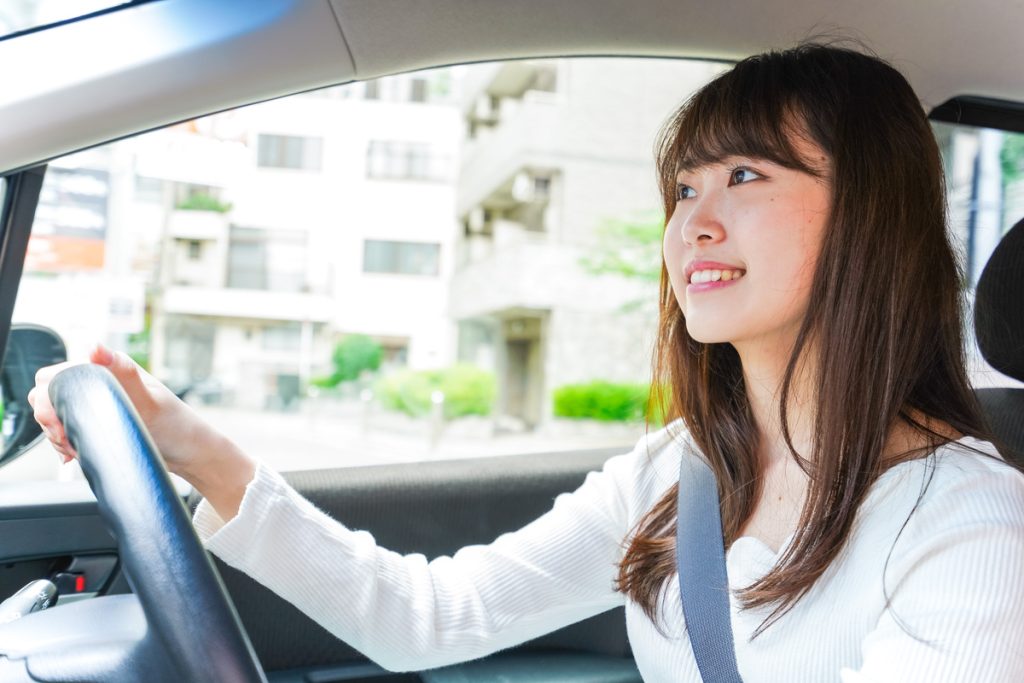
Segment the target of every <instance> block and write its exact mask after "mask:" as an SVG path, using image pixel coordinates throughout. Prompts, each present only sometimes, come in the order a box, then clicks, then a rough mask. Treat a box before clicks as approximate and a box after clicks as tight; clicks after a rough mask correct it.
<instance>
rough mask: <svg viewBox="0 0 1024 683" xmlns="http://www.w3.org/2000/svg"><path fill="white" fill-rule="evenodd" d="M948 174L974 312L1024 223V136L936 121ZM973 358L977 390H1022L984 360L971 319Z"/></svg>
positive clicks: (951, 213)
mask: <svg viewBox="0 0 1024 683" xmlns="http://www.w3.org/2000/svg"><path fill="white" fill-rule="evenodd" d="M933 129H934V131H935V136H936V138H937V139H938V141H939V147H940V150H941V151H942V156H943V164H944V167H945V173H946V187H947V196H948V202H949V218H950V227H951V228H952V230H953V234H954V237H955V239H956V242H957V244H958V245H959V247H960V250H961V255H962V258H963V264H964V271H965V274H966V276H967V277H966V280H967V281H966V283H965V285H966V292H965V294H966V296H967V303H968V306H967V308H968V311H970V310H972V309H973V301H974V288H975V285H976V284H977V282H978V278H979V277H980V276H981V273H982V270H983V269H984V267H985V264H986V263H987V262H988V258H989V256H990V255H991V254H992V251H993V250H994V249H995V247H996V245H997V244H998V243H999V240H1000V239H1002V237H1003V235H1004V234H1006V232H1007V231H1009V230H1010V228H1012V227H1013V226H1014V225H1015V224H1016V223H1017V222H1019V221H1021V220H1024V134H1021V133H1008V132H1005V131H1001V130H994V129H989V128H975V127H970V126H960V125H953V124H947V123H938V122H936V123H933ZM965 336H966V341H967V355H968V360H969V370H970V376H971V381H972V383H973V384H974V386H977V387H986V386H1022V384H1021V383H1020V382H1017V381H1016V380H1014V379H1011V378H1009V377H1006V376H1005V375H1003V374H1001V373H999V372H998V371H996V370H994V369H993V368H991V367H990V366H989V365H988V364H987V363H986V362H985V360H984V359H983V358H982V357H981V353H980V352H979V351H978V348H977V344H976V342H975V340H974V328H973V326H972V324H971V321H970V320H969V319H968V321H967V334H966V335H965Z"/></svg>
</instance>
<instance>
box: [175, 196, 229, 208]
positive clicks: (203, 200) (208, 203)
mask: <svg viewBox="0 0 1024 683" xmlns="http://www.w3.org/2000/svg"><path fill="white" fill-rule="evenodd" d="M174 208H175V209H178V210H179V211H216V212H217V213H227V212H228V211H230V210H231V204H230V203H228V202H222V201H220V200H219V199H217V198H216V197H213V196H211V195H208V194H194V195H190V196H189V197H186V198H185V199H183V200H182V201H180V202H178V203H177V204H176V205H175V207H174Z"/></svg>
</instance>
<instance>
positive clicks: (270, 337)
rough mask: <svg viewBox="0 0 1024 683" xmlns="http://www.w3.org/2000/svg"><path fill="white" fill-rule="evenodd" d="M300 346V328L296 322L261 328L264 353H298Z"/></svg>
mask: <svg viewBox="0 0 1024 683" xmlns="http://www.w3.org/2000/svg"><path fill="white" fill-rule="evenodd" d="M301 346H302V328H301V326H300V325H299V323H297V322H287V323H283V324H281V325H268V326H267V327H264V328H263V350H264V351H298V350H299V348H300V347H301Z"/></svg>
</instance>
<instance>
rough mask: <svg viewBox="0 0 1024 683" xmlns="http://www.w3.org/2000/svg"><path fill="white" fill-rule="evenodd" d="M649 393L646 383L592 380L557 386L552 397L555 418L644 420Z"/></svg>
mask: <svg viewBox="0 0 1024 683" xmlns="http://www.w3.org/2000/svg"><path fill="white" fill-rule="evenodd" d="M649 394H650V385H648V384H615V383H613V382H606V381H604V380H594V381H593V382H588V383H586V384H566V385H565V386H561V387H558V388H557V389H555V391H554V393H553V395H552V399H553V404H554V413H555V416H556V417H569V418H577V419H582V418H589V419H592V420H602V421H604V422H636V421H640V420H643V419H644V415H645V414H646V410H647V401H648V396H649Z"/></svg>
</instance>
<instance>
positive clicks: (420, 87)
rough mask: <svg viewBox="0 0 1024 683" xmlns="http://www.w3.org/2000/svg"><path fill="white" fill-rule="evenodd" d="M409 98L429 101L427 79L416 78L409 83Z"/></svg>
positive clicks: (413, 100) (417, 100) (416, 100)
mask: <svg viewBox="0 0 1024 683" xmlns="http://www.w3.org/2000/svg"><path fill="white" fill-rule="evenodd" d="M409 100H410V101H412V102H426V101H427V79H425V78H414V79H412V81H411V82H410V85H409Z"/></svg>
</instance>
